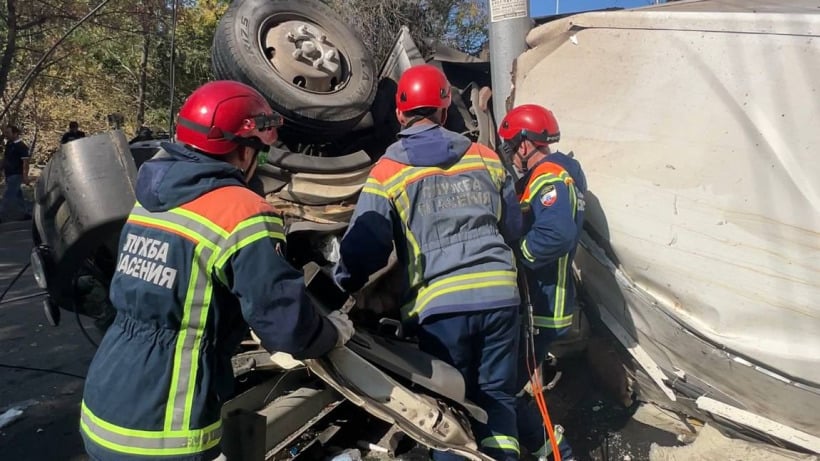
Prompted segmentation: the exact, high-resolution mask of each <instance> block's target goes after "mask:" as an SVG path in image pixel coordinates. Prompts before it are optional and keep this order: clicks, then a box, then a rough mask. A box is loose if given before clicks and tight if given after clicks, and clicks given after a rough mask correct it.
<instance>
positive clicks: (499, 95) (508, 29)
mask: <svg viewBox="0 0 820 461" xmlns="http://www.w3.org/2000/svg"><path fill="white" fill-rule="evenodd" d="M487 4H488V6H489V8H488V11H489V17H490V27H489V29H490V74H491V77H492V85H493V115H494V118H495V121H496V123H499V122H500V121H501V119H502V118H504V116H505V115H506V114H507V107H506V101H507V98H508V97H509V96H510V91H511V89H512V65H513V61H515V59H516V58H517V57H518V56H519V55H520V54H521V53H523V52H524V51H526V50H527V42H526V38H527V33H528V32H529V31H530V29H531V28H532V19H531V18H530V4H529V0H487Z"/></svg>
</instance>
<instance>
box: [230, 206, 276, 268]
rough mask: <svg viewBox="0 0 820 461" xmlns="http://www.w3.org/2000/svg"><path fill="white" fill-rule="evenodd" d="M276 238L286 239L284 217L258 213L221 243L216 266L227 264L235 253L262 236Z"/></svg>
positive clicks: (240, 224)
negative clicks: (283, 224)
mask: <svg viewBox="0 0 820 461" xmlns="http://www.w3.org/2000/svg"><path fill="white" fill-rule="evenodd" d="M266 237H267V238H275V239H279V240H281V241H283V242H284V241H285V229H284V227H283V226H282V219H281V218H279V217H276V216H269V215H261V216H259V215H257V216H254V217H252V218H248V219H246V220H244V221H242V222H241V223H239V224H238V225H237V226H236V229H234V231H233V232H231V234H230V235H229V236H228V238H226V239H224V240H223V241H222V242H220V244H219V254H220V256H219V259H218V260H217V261H216V267H218V268H221V267H223V266H224V265H225V263H226V262H227V260H228V258H230V257H231V256H233V254H234V253H236V252H237V251H239V250H240V249H242V248H243V247H245V246H247V245H249V244H250V243H252V242H255V241H257V240H259V239H262V238H266Z"/></svg>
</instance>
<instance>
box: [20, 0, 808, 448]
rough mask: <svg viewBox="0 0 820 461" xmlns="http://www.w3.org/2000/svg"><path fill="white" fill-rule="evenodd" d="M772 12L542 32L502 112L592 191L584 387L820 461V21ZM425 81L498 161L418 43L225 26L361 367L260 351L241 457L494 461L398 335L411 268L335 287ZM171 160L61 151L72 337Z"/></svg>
mask: <svg viewBox="0 0 820 461" xmlns="http://www.w3.org/2000/svg"><path fill="white" fill-rule="evenodd" d="M753 3H755V5H743V6H737V5H735V4H734V3H732V2H728V1H717V0H716V1H693V2H674V3H670V4H668V5H663V6H658V7H651V8H644V9H639V10H631V11H606V12H595V13H585V14H578V15H571V16H567V17H554V18H545V19H543V20H540V21H539V22H540V23H541V24H540V25H538V26H537V27H534V28H533V29H532V31H530V33H529V36H528V39H527V40H528V45H529V47H530V50H529V51H527V52H526V53H524V54H523V55H521V56H520V57H519V58H518V59H517V61H516V64H515V66H514V72H513V74H512V79H513V84H514V92H513V95H512V96H511V98H510V100H509V101H507V102H508V104H521V103H539V104H543V105H545V106H548V107H550V108H551V109H552V110H553V111H554V112H555V113H556V115H557V116H558V117H559V120H560V121H561V126H562V130H561V131H562V133H563V139H562V144H563V145H565V146H567V150H570V149H571V150H572V151H574V152H575V155H576V156H577V158H578V159H579V160H580V161H581V162H582V163H583V165H584V166H585V169H586V171H587V176H588V179H589V182H590V192H591V193H590V195H589V197H588V198H587V205H586V209H587V215H588V222H587V224H586V228H585V232H584V236H583V239H582V244H581V249H580V250H579V252H578V256H577V257H576V283H577V284H578V287H579V292H580V293H581V297H582V300H583V308H582V309H581V311H580V313H579V315H577V316H576V318H575V321H574V325H573V329H572V333H571V334H570V335H569V338H567V339H566V340H565V341H564V344H563V346H564V347H565V349H566V350H570V349H572V350H576V351H577V350H586V353H587V355H588V356H593V357H594V356H595V355H596V354H598V355H601V354H604V352H601V351H599V350H598V349H597V346H596V345H597V344H600V343H601V342H600V341H589V340H590V338H591V337H598V338H602V339H603V341H604V342H607V343H609V344H613V345H616V346H617V349H618V351H619V353H618V354H615V355H611V356H610V355H608V356H606V358H605V360H603V361H604V362H606V365H601V363H602V360H598V361H596V360H591V361H590V364H591V365H590V366H592V367H594V368H597V370H596V371H597V374H598V375H601V376H603V378H604V380H605V381H607V382H608V383H609V386H608V387H610V388H611V389H613V390H614V392H615V393H616V394H617V395H616V398H617V400H619V401H622V402H626V403H628V402H632V401H634V400H638V401H642V402H651V403H654V404H656V405H659V406H660V407H663V408H665V409H669V410H673V411H675V412H677V414H680V415H686V416H689V417H693V418H696V419H698V420H700V421H710V422H712V423H713V424H716V425H718V427H720V428H721V429H722V430H724V431H726V432H727V433H729V434H731V435H733V436H735V437H741V438H744V439H753V440H756V441H758V442H765V443H767V444H769V445H771V446H775V445H776V446H778V447H783V448H785V449H790V450H793V451H789V452H786V451H782V452H777V454H778V455H783V453H789V455H788V456H796V457H797V458H792V459H800V457H808V456H809V455H801V454H800V453H801V452H802V453H807V452H808V453H811V452H817V451H820V437H819V436H820V419H818V417H817V415H818V414H820V375H819V374H818V373H820V371H818V370H820V335H818V334H817V333H818V331H820V307H818V305H817V302H816V301H817V300H818V299H820V277H818V273H820V247H818V244H817V242H818V234H820V189H818V187H820V180H818V178H820V162H819V161H818V160H817V158H816V156H815V155H814V150H815V149H816V148H817V147H818V146H820V134H818V131H817V130H816V129H814V126H813V124H812V123H811V122H812V121H814V120H818V119H820V105H818V104H817V103H816V102H815V101H817V100H818V99H817V98H816V97H813V96H812V95H814V94H815V93H816V90H817V82H818V81H820V42H818V34H820V14H817V11H820V10H817V9H816V8H815V6H816V5H813V4H812V2H808V1H806V2H791V4H789V5H785V4H782V3H779V2H778V3H771V4H770V3H767V2H765V1H759V2H753ZM809 13H810V14H809ZM425 61H429V62H432V63H433V64H435V65H438V66H440V67H441V68H442V69H443V70H444V71H445V73H446V74H447V75H448V78H449V79H450V81H451V84H452V85H453V90H454V98H453V105H452V107H451V108H450V117H448V122H447V123H448V128H450V129H453V130H455V131H459V132H462V133H465V134H466V135H467V136H469V137H471V138H472V139H474V140H477V141H479V142H482V143H484V144H486V145H489V146H493V147H494V146H495V143H496V137H495V122H494V115H493V112H492V108H491V104H490V100H491V97H492V91H491V86H490V78H489V63H488V62H487V61H484V60H480V59H476V58H473V57H470V56H466V55H462V54H459V53H457V52H455V51H453V50H448V49H444V48H434V53H433V55H432V56H423V55H422V54H421V53H420V52H419V49H418V47H417V46H416V44H415V43H413V41H412V39H411V38H410V36H409V34H408V31H407V30H406V29H404V30H402V31H401V32H400V34H399V36H398V37H397V40H396V44H395V46H394V48H393V50H392V52H391V53H390V55H389V56H388V58H387V60H386V61H385V62H384V63H382V65H381V68H380V69H378V70H377V69H376V66H375V63H373V61H372V59H371V58H370V57H369V53H368V52H367V50H366V49H365V48H364V46H363V45H362V44H361V42H360V40H359V39H358V38H357V37H356V34H355V33H354V32H352V31H351V30H350V29H349V28H348V27H347V26H345V24H344V22H343V21H342V20H341V19H340V18H339V17H338V16H336V15H335V14H334V13H332V12H331V11H330V10H329V9H328V8H327V7H325V6H324V5H323V4H321V3H320V2H318V1H302V2H292V1H261V0H243V1H238V2H234V3H233V4H232V5H231V7H230V8H229V9H228V12H227V13H226V14H225V16H224V17H223V18H222V20H221V21H220V24H219V27H218V30H217V34H216V37H215V39H214V47H213V63H214V73H215V75H216V77H218V78H229V79H234V80H240V81H245V82H247V83H250V84H252V85H253V86H255V87H256V88H257V89H259V90H260V92H262V93H263V94H265V95H266V96H267V97H268V98H269V99H270V100H271V103H272V104H273V105H274V107H275V109H277V110H278V111H281V112H282V113H283V114H284V115H285V117H286V119H287V122H286V127H285V129H284V130H283V132H282V136H281V140H280V142H279V144H278V145H277V146H276V148H275V149H273V150H272V152H271V154H270V155H269V157H268V164H267V165H264V166H262V167H260V169H259V173H258V177H257V180H256V181H255V183H254V184H252V185H251V186H252V187H253V188H254V190H256V191H257V192H258V193H259V194H261V195H263V196H265V197H266V198H267V200H268V201H269V202H270V203H272V204H273V205H274V206H275V207H277V209H279V210H280V211H281V212H282V213H283V215H284V216H285V220H286V225H287V238H288V258H289V260H290V261H291V263H292V264H294V266H296V267H302V268H304V271H305V280H306V283H307V286H308V290H309V292H310V294H311V296H312V297H313V298H314V300H315V301H316V303H317V305H319V306H321V307H322V309H324V310H326V311H329V310H332V309H338V308H343V307H344V308H345V309H348V308H350V307H351V306H353V309H352V311H351V317H352V318H353V319H354V322H355V323H356V325H357V334H356V336H355V337H354V338H353V339H352V340H351V342H350V343H349V344H348V346H347V347H346V348H344V349H341V350H337V351H334V352H332V353H331V354H330V355H329V356H328V357H326V358H323V359H321V360H313V361H308V362H307V363H298V362H294V361H292V360H289V359H288V357H284V356H282V355H281V354H276V353H274V354H273V356H271V353H270V352H269V351H264V350H263V349H261V347H260V346H259V345H258V342H257V341H255V340H254V339H253V336H252V335H249V336H248V339H247V341H245V342H244V343H243V346H242V348H241V350H238V351H236V354H235V356H234V358H233V365H234V374H235V376H236V384H237V394H236V397H235V398H234V399H233V400H231V401H229V402H227V403H226V405H225V407H224V411H223V416H224V419H225V437H224V441H223V446H224V450H225V452H226V453H228V454H229V455H230V456H232V458H231V459H233V458H236V459H254V460H257V459H268V458H282V457H284V458H292V457H298V456H302V457H303V459H316V458H317V457H320V456H324V455H325V454H327V450H326V449H325V447H326V446H330V441H331V440H332V439H333V437H334V436H335V435H336V434H337V433H338V432H339V431H342V432H344V430H345V429H344V428H342V427H339V425H337V424H334V423H329V422H328V421H329V420H330V418H329V417H328V415H331V414H332V413H334V412H337V413H338V412H344V411H349V408H350V407H358V408H361V409H363V410H364V411H365V412H367V414H369V415H371V416H372V418H373V420H374V421H377V422H378V423H376V424H375V426H373V428H369V429H367V430H368V431H371V432H372V434H371V436H372V437H371V440H370V441H369V443H370V445H368V447H369V448H367V449H370V450H371V451H373V452H382V451H383V452H386V453H387V455H389V456H394V455H396V454H397V453H399V452H403V451H405V452H406V451H407V450H409V449H410V448H408V443H404V444H400V443H399V441H400V440H401V439H402V436H406V437H405V440H409V441H412V442H414V443H415V444H418V445H420V446H421V447H432V448H437V449H442V450H449V451H453V452H455V453H459V454H462V455H464V456H466V457H468V458H470V459H487V458H486V457H485V456H484V455H482V454H481V453H479V452H478V451H477V448H476V443H475V440H473V437H472V434H471V432H470V429H469V424H468V418H470V417H472V418H476V419H479V420H481V419H483V418H485V417H486V415H485V414H484V412H483V411H482V410H481V409H480V408H478V407H476V406H475V405H473V404H472V403H471V402H469V401H467V400H466V399H465V397H464V381H463V378H462V377H461V376H460V374H459V373H458V372H457V371H456V370H455V369H453V368H452V367H450V366H448V365H447V364H445V363H443V362H441V361H438V360H435V359H433V358H432V357H430V356H428V355H426V354H424V353H422V352H420V351H419V350H418V348H417V347H416V344H415V342H414V338H408V337H405V335H404V331H403V329H402V324H401V321H400V318H399V314H398V310H397V306H396V302H397V297H398V295H399V294H398V293H395V292H394V290H393V289H392V288H393V287H394V286H396V285H398V284H395V283H391V281H392V280H395V277H400V276H401V272H400V270H398V268H396V267H395V261H392V260H391V263H389V264H388V266H387V267H385V268H384V269H383V270H382V271H380V272H379V273H378V274H376V275H375V276H374V277H373V278H372V279H371V281H370V283H369V284H368V285H367V286H366V287H365V288H364V289H363V290H362V292H360V293H358V294H357V295H356V296H355V299H348V297H347V295H345V294H343V293H341V292H339V290H338V289H337V288H336V287H335V285H334V284H333V283H332V282H331V280H330V278H329V275H328V272H329V269H330V268H331V267H332V264H333V263H334V261H335V260H336V258H337V257H338V254H337V250H338V239H339V238H340V236H341V235H342V233H343V232H344V230H345V228H346V224H347V220H348V219H349V217H350V214H351V212H352V209H353V207H354V206H355V201H356V196H357V194H358V192H359V190H360V189H361V187H362V185H363V183H364V181H365V179H366V177H367V174H368V172H369V169H370V166H371V165H372V164H373V162H374V161H375V160H376V159H377V158H378V156H379V155H380V153H381V152H383V149H384V148H385V147H386V146H387V145H388V144H389V143H390V142H392V141H393V139H394V137H395V134H396V133H397V131H398V126H397V123H396V122H395V119H394V115H393V114H394V109H395V107H394V106H393V104H394V103H393V93H394V89H395V80H396V79H397V77H398V76H399V75H400V74H401V72H402V71H403V70H404V69H406V68H407V67H409V66H410V65H413V64H417V63H422V62H425ZM161 142H162V140H149V141H139V142H134V143H131V144H130V145H129V144H128V142H127V141H125V138H124V137H123V135H122V134H121V133H119V132H111V133H106V134H101V135H97V136H93V137H90V138H87V139H81V140H77V141H73V142H71V143H68V144H66V145H64V146H63V149H62V151H61V152H60V153H58V154H57V155H56V156H55V158H54V159H52V160H51V162H50V163H49V164H48V166H47V167H46V169H45V170H44V172H43V175H42V177H41V179H40V181H39V182H38V183H37V186H36V206H35V213H34V221H33V222H34V229H33V233H34V240H35V248H34V250H33V252H32V261H33V265H34V268H35V276H36V277H37V280H38V283H39V284H40V285H41V286H42V287H43V288H45V289H47V291H48V293H49V297H48V299H47V300H45V302H44V308H45V311H46V314H47V315H48V316H49V319H50V320H51V322H52V323H53V324H57V323H59V321H60V313H61V311H68V312H72V314H73V315H75V316H77V317H78V318H79V316H80V315H83V316H88V317H92V318H94V319H95V321H96V323H97V325H98V326H99V327H100V328H101V329H104V328H105V326H106V325H107V323H108V322H110V320H111V316H112V315H113V310H112V308H111V306H110V304H109V302H108V299H107V285H108V282H109V281H110V278H111V276H112V274H113V271H114V267H115V264H116V261H115V259H116V255H117V252H116V242H117V238H118V233H119V229H120V228H121V226H122V224H123V222H124V220H125V218H126V216H127V215H128V213H129V211H130V208H131V206H132V205H133V203H134V200H135V199H134V187H133V185H134V181H135V177H136V171H137V168H138V167H139V165H140V164H141V163H142V162H144V161H145V160H147V159H148V158H150V157H151V156H152V155H154V154H155V153H157V152H158V151H160V150H161V146H160V144H161ZM559 147H560V146H559ZM559 346H560V345H559ZM569 346H572V347H569ZM587 346H589V347H587ZM558 350H560V348H559V349H558ZM596 363H597V365H596ZM613 364H614V365H613ZM351 404H352V405H351ZM346 408H348V410H346ZM357 411H361V410H357ZM374 434H375V435H374ZM409 445H410V446H412V445H413V443H410V444H409ZM400 446H401V447H400ZM682 448H687V447H682ZM653 456H655V457H657V458H656V459H686V458H685V457H684V458H674V456H675V455H674V454H670V453H663V452H662V450H657V451H656V453H655V454H654V455H653ZM663 456H667V457H666V458H663ZM684 456H685V455H684ZM772 456H774V455H772ZM807 459H808V458H807Z"/></svg>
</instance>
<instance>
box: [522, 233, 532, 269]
mask: <svg viewBox="0 0 820 461" xmlns="http://www.w3.org/2000/svg"><path fill="white" fill-rule="evenodd" d="M521 253H522V254H523V255H524V257H525V258H526V259H527V261H529V262H531V263H534V262H535V256H533V255H532V253H530V249H529V248H527V240H526V239H523V240H521Z"/></svg>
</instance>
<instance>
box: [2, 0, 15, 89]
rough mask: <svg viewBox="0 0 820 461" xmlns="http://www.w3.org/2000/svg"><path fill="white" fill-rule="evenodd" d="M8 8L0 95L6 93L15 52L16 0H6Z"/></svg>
mask: <svg viewBox="0 0 820 461" xmlns="http://www.w3.org/2000/svg"><path fill="white" fill-rule="evenodd" d="M6 8H7V9H8V14H9V16H8V21H7V26H8V28H7V30H6V37H5V38H6V48H5V49H4V50H3V57H2V58H0V95H3V94H5V93H6V86H7V85H8V81H9V73H10V72H11V63H12V60H13V59H14V53H16V52H17V0H6Z"/></svg>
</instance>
